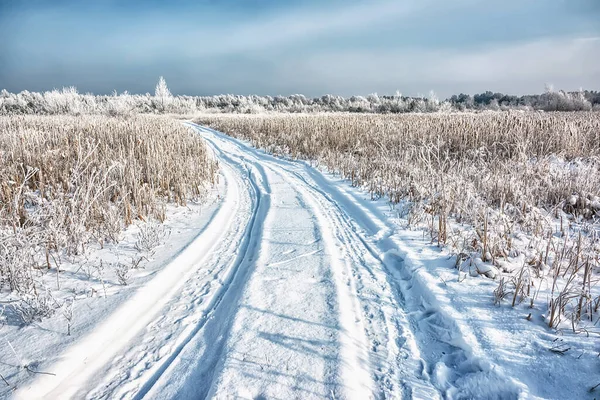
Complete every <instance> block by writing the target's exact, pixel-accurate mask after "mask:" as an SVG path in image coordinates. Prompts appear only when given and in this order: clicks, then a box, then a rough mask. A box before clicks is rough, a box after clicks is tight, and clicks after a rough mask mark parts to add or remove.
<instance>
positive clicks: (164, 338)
mask: <svg viewBox="0 0 600 400" xmlns="http://www.w3.org/2000/svg"><path fill="white" fill-rule="evenodd" d="M236 118H240V117H236ZM254 118H261V117H254ZM265 121H267V122H266V123H268V119H266V120H265ZM574 124H575V125H574V126H575V127H577V126H578V125H577V124H576V123H574ZM187 126H188V127H189V129H193V130H194V131H195V133H196V134H198V135H199V136H201V137H202V138H204V139H205V141H206V143H207V145H208V147H209V148H210V149H211V152H210V153H211V154H212V157H214V158H215V159H216V160H218V162H219V168H220V171H219V179H218V183H216V184H215V185H214V186H213V187H212V189H210V190H209V191H208V192H207V194H206V196H205V197H204V200H203V202H202V203H201V204H195V205H194V204H190V205H188V206H187V207H181V206H179V207H176V206H174V205H172V206H169V207H167V209H166V217H167V218H166V220H165V223H164V224H163V225H152V231H151V232H146V233H145V234H144V233H143V232H142V231H144V230H148V229H150V228H149V227H148V226H149V225H148V224H144V223H141V222H136V223H134V224H132V225H131V226H130V227H129V228H127V229H126V230H125V231H124V232H123V234H122V238H121V240H120V241H119V243H118V245H111V244H107V245H106V246H105V247H104V248H99V246H98V248H93V249H90V250H89V251H88V252H87V255H86V257H87V259H88V260H92V261H94V260H95V261H97V262H89V263H87V264H88V265H95V266H96V267H94V268H92V269H90V271H89V273H88V275H85V274H83V273H82V271H81V268H83V267H81V265H84V264H81V263H77V262H73V263H72V264H68V263H66V264H63V265H62V266H61V267H62V269H63V272H62V274H63V276H62V277H61V280H60V284H61V288H60V290H58V291H54V294H55V296H56V298H57V301H60V302H63V303H61V307H60V308H59V309H58V311H57V312H55V313H54V314H53V315H52V316H49V317H46V318H42V319H39V320H38V319H35V320H34V321H32V322H31V323H29V324H23V323H22V321H21V317H19V316H18V315H13V314H11V313H10V310H12V309H13V308H12V307H11V305H12V304H13V303H12V301H15V300H14V298H13V297H11V296H13V294H10V293H7V292H6V293H5V292H3V293H2V298H1V299H0V301H2V303H0V304H1V305H2V310H4V314H2V321H3V322H2V325H1V326H0V333H1V335H2V336H1V339H0V340H1V342H0V348H2V352H1V353H0V354H1V356H0V374H2V377H3V378H4V379H5V381H0V396H5V397H14V398H19V399H34V398H44V399H48V398H90V399H104V398H128V399H141V398H156V399H163V398H190V399H197V398H223V399H229V398H242V399H290V398H299V399H308V398H329V399H340V398H348V399H368V398H381V399H383V398H386V399H388V398H417V399H421V398H423V399H430V398H432V399H434V398H440V399H442V398H448V399H470V398H492V399H494V398H497V399H511V398H515V399H516V398H552V399H566V398H577V399H580V398H581V399H582V398H594V397H595V394H596V393H595V392H594V391H593V387H594V386H595V385H596V384H598V383H600V375H599V374H598V367H599V363H600V360H599V358H598V354H599V353H600V348H599V347H598V329H597V327H596V323H597V318H598V316H597V314H596V312H597V308H598V305H599V302H598V300H597V299H598V295H599V293H598V289H597V287H596V281H597V274H598V265H597V262H598V259H597V258H594V254H596V257H597V254H598V253H597V251H598V248H597V246H598V242H597V236H596V235H597V232H598V224H597V216H594V214H593V213H595V212H596V211H595V210H596V208H595V207H596V204H595V203H594V201H597V200H596V199H594V198H593V195H594V193H593V191H592V192H590V193H589V195H590V196H589V202H588V203H587V204H586V203H585V201H584V200H582V199H580V198H575V199H574V200H573V199H571V198H567V199H566V202H565V204H564V206H565V207H563V208H560V209H559V210H558V211H557V212H556V213H554V214H549V215H548V214H546V215H545V216H544V218H541V219H540V220H541V221H542V222H537V223H538V224H539V226H540V228H539V230H540V231H541V232H542V233H543V232H548V231H547V227H548V226H551V227H552V231H551V232H550V234H551V235H550V236H551V238H550V239H548V238H547V237H546V236H547V235H545V233H544V234H537V231H536V228H535V227H534V228H531V229H529V230H528V229H525V228H523V227H522V225H511V227H512V230H511V231H510V232H508V233H507V232H506V231H501V230H499V228H498V225H499V224H500V223H501V221H507V219H504V220H503V218H504V215H503V214H502V213H498V212H495V211H494V210H493V209H490V212H489V214H486V215H488V216H487V217H486V218H485V219H484V221H482V222H485V229H484V228H483V225H478V224H476V223H473V224H470V223H467V222H466V221H465V219H466V218H463V221H460V220H459V219H457V218H456V215H455V214H452V213H451V212H450V211H449V209H450V207H448V209H447V210H446V211H445V213H446V214H439V213H438V214H436V213H435V212H430V213H429V214H428V213H427V210H431V209H428V208H427V206H428V205H431V204H429V203H426V202H424V203H422V204H420V205H419V207H420V208H419V207H414V210H413V212H407V211H406V209H407V208H409V207H412V206H411V205H410V204H409V203H407V202H395V204H392V203H390V202H389V199H390V197H391V196H387V195H386V194H385V193H382V192H381V190H380V192H381V193H379V195H376V196H374V195H373V190H369V189H370V188H369V185H368V182H367V181H364V182H356V181H355V177H354V176H349V174H347V176H345V175H344V173H341V174H340V172H341V171H340V170H337V169H335V168H329V169H328V168H326V165H327V163H326V162H323V160H318V159H317V158H318V157H302V156H303V154H293V155H294V156H295V157H300V158H308V160H307V161H301V160H293V159H290V158H288V157H287V156H289V155H291V154H289V153H288V151H287V150H289V148H288V149H285V148H283V147H282V146H272V144H271V143H268V142H267V141H265V139H264V138H262V139H263V142H257V141H256V140H254V138H251V137H247V139H250V140H253V142H254V144H256V145H257V146H258V147H265V148H269V150H271V151H273V152H276V153H278V154H280V156H273V155H270V154H267V153H266V152H264V151H263V150H257V149H256V148H255V147H252V146H251V144H250V143H248V142H245V141H243V140H240V139H235V138H232V137H230V136H227V135H225V134H222V133H220V132H218V131H215V130H212V129H209V128H206V127H201V126H198V125H194V124H191V123H187ZM229 133H235V132H233V130H232V131H231V132H229ZM237 135H238V136H242V137H243V136H244V135H241V134H239V132H238V133H237ZM310 140H313V142H310ZM314 140H315V138H312V139H306V141H307V145H306V146H307V148H311V147H310V146H311V145H312V146H314ZM355 150H356V151H357V153H356V154H360V152H361V148H360V147H357V148H356V149H355ZM281 155H283V156H281ZM304 156H305V155H304ZM552 160H553V161H552V163H550V165H555V166H556V171H558V172H556V174H558V175H559V178H564V177H565V176H564V175H562V176H560V174H561V173H563V172H564V171H563V170H564V168H565V166H567V167H568V168H571V169H577V168H578V166H579V167H580V168H582V169H584V168H587V169H585V171H586V172H587V173H588V174H589V173H590V172H593V173H596V174H598V173H599V171H598V170H597V168H598V167H597V164H590V161H589V160H588V159H586V160H579V161H578V162H577V163H574V164H573V163H568V162H566V161H565V160H564V159H562V158H559V157H557V158H555V159H552ZM315 161H320V162H321V163H322V164H321V166H320V167H316V166H314V165H315V164H314V162H315ZM330 172H336V173H330ZM570 176H572V177H576V172H574V173H573V174H572V175H570ZM588 178H589V182H592V189H593V182H595V181H594V179H596V178H595V177H593V176H592V177H588ZM557 179H558V178H557ZM586 182H588V181H585V182H583V183H584V184H585V183H586ZM418 183H419V182H418ZM580 183H581V182H580ZM423 188H425V189H426V187H425V185H423ZM365 189H366V190H365ZM425 189H423V190H425ZM375 191H377V187H376V188H375ZM571 203H572V204H571ZM580 203H583V205H581V204H580ZM569 204H570V205H571V207H572V208H573V209H575V208H578V207H580V206H581V210H580V211H579V217H578V218H572V217H571V218H570V217H569V214H568V212H567V211H568V205H569ZM586 207H587V208H586ZM584 208H585V209H588V210H591V211H590V212H591V213H592V214H591V215H584V211H583V209H584ZM419 209H423V210H425V211H423V213H422V214H419V213H418V212H417V211H418V210H419ZM415 210H417V211H415ZM436 210H437V209H436ZM532 210H533V209H532ZM532 210H528V212H529V213H528V214H527V215H526V218H524V219H525V220H527V221H531V220H533V221H538V219H535V218H533V219H530V218H531V217H530V215H531V214H530V213H534V212H535V211H532ZM565 210H567V211H565ZM437 211H439V210H437ZM437 211H436V212H437ZM418 215H423V217H421V218H417V216H418ZM441 217H443V218H441ZM440 220H442V222H441V223H440ZM546 224H547V225H546ZM478 230H480V231H481V232H483V234H481V232H478ZM149 233H152V235H155V236H159V237H160V240H158V244H156V245H155V246H152V249H151V251H150V250H149V251H144V249H143V248H141V247H144V246H140V245H139V242H140V240H141V238H143V237H147V236H148V234H149ZM144 235H146V236H144ZM475 235H480V236H479V238H480V240H479V241H480V242H483V243H479V244H478V245H477V246H475V245H473V246H472V247H468V248H467V247H466V246H464V245H463V247H460V246H459V245H458V243H465V242H469V243H472V238H473V236H475ZM540 236H541V237H542V238H544V239H545V240H542V239H540ZM509 237H510V239H511V240H512V242H511V243H510V246H509V247H510V250H511V251H510V252H508V253H507V254H504V255H503V256H499V255H497V254H496V253H495V252H496V251H498V249H500V248H502V245H500V244H498V243H497V242H498V241H499V240H500V239H497V238H509ZM456 238H460V240H459V239H456ZM453 240H454V241H453ZM487 240H489V241H490V242H491V244H490V243H489V242H488V243H486V242H487ZM136 243H137V245H136ZM504 246H505V247H506V243H504ZM457 249H458V250H457ZM465 249H467V250H465ZM540 249H541V250H540ZM540 251H541V255H540ZM486 253H489V254H486ZM492 253H493V254H492ZM141 257H145V258H144V267H143V268H139V269H133V270H132V271H130V273H129V275H128V277H127V284H126V285H124V284H122V282H120V281H119V273H118V268H114V266H115V265H117V266H118V265H119V261H120V260H124V259H126V260H128V261H129V260H135V259H141ZM536 257H537V258H536ZM534 259H535V260H536V261H535V262H533V263H531V261H532V260H534ZM99 260H103V262H104V263H107V265H108V264H109V265H111V268H106V271H107V272H106V274H105V275H102V271H103V269H102V268H100V269H98V267H97V266H98V265H100V264H99ZM73 261H77V259H73ZM56 274H57V273H56ZM70 274H72V277H71V278H68V277H67V275H70ZM57 276H58V275H56V276H55V275H52V274H51V273H47V274H45V275H44V276H43V278H42V279H43V280H44V281H45V282H46V286H50V285H51V282H52V279H57ZM69 299H70V300H69ZM553 309H554V314H553V315H550V313H551V310H553ZM575 316H576V318H575ZM42 343H43V345H41V344H42Z"/></svg>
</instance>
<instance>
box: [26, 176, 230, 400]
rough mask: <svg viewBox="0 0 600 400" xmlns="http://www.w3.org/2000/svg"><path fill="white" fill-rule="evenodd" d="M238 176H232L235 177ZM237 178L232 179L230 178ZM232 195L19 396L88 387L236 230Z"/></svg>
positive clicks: (67, 393)
mask: <svg viewBox="0 0 600 400" xmlns="http://www.w3.org/2000/svg"><path fill="white" fill-rule="evenodd" d="M230 178H231V179H233V176H232V175H230ZM231 182H233V180H232V181H231ZM227 189H228V194H227V196H225V199H224V201H223V203H222V204H221V206H220V207H219V209H218V210H217V211H216V213H215V215H214V216H213V218H212V220H211V221H210V222H209V224H208V225H207V226H206V228H205V229H204V231H203V232H202V233H200V234H199V235H198V237H197V238H196V239H195V240H194V241H193V242H192V243H190V244H189V245H188V246H187V247H186V248H185V249H184V250H183V251H182V252H181V253H180V254H179V255H178V256H177V257H176V258H175V259H174V260H173V261H172V262H171V263H169V265H167V266H166V267H165V268H163V269H162V270H161V271H160V272H159V273H158V274H157V276H156V277H155V278H153V279H152V280H151V281H150V282H148V283H147V284H146V285H145V286H144V287H142V288H140V289H139V290H138V291H137V292H136V293H135V294H134V295H133V296H132V297H131V298H130V299H129V300H128V301H126V302H125V303H124V304H122V305H121V306H120V307H119V308H118V309H117V311H115V313H114V314H112V315H111V316H110V317H109V318H108V319H107V320H106V321H105V322H103V323H102V324H101V325H100V326H98V328H96V329H95V330H94V331H92V332H91V333H90V334H89V335H88V336H86V337H84V338H82V339H81V340H80V341H79V342H77V343H76V344H75V345H74V346H73V347H71V348H70V349H69V350H68V351H67V352H66V353H65V354H64V355H63V356H62V357H61V361H59V362H58V363H57V364H56V365H53V366H51V367H50V368H49V371H52V372H53V373H54V374H55V375H44V376H41V377H39V379H37V380H34V381H33V382H32V383H31V384H30V385H28V386H26V387H24V388H22V389H21V390H19V391H17V393H16V394H15V397H16V398H18V399H21V398H22V399H28V400H29V399H37V398H44V399H45V398H65V399H66V398H73V397H79V396H77V395H76V394H77V393H80V391H81V390H84V389H85V388H87V387H89V381H90V380H94V379H95V378H96V377H95V376H94V374H95V373H97V372H98V371H102V370H103V368H104V367H105V366H106V365H109V364H110V363H111V360H114V359H115V358H117V357H120V354H121V353H122V352H123V351H124V349H125V348H126V346H128V345H130V343H131V340H132V339H133V338H134V337H136V335H137V334H138V333H139V332H142V331H143V330H144V328H145V327H146V326H148V324H150V323H151V322H152V320H153V319H154V318H155V316H156V315H157V314H158V313H159V312H160V311H161V309H162V308H163V306H164V305H165V304H166V303H167V302H168V300H169V299H171V298H173V297H174V296H175V295H176V294H177V292H178V291H179V290H180V289H181V287H183V286H184V284H185V283H186V282H187V281H188V280H189V278H190V277H191V276H193V274H194V273H195V272H196V271H197V269H198V268H200V267H201V266H203V265H204V263H205V262H206V260H207V257H208V255H210V254H211V253H212V252H213V251H214V250H215V249H217V248H219V246H220V245H221V243H222V242H223V239H224V237H226V236H227V235H228V234H230V233H231V232H235V229H233V227H232V224H233V221H234V217H235V215H236V213H235V212H234V213H231V212H230V211H231V210H237V206H238V203H239V202H240V196H239V187H237V185H231V186H229V185H228V186H227Z"/></svg>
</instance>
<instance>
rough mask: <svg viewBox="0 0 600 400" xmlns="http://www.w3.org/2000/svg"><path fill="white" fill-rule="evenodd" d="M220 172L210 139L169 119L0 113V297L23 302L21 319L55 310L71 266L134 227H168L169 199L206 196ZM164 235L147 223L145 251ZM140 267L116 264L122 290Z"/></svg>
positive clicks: (143, 240) (182, 201)
mask: <svg viewBox="0 0 600 400" xmlns="http://www.w3.org/2000/svg"><path fill="white" fill-rule="evenodd" d="M216 171H217V165H216V162H215V161H213V160H212V159H211V158H210V157H209V156H208V153H207V148H206V146H205V144H204V142H203V141H202V139H201V138H200V137H199V136H198V135H196V134H193V133H192V132H191V131H190V130H189V129H188V128H186V127H184V126H183V125H182V124H181V123H179V122H178V121H174V120H170V119H166V118H164V117H158V116H132V117H128V118H120V117H118V118H117V117H106V116H79V117H75V116H65V115H63V116H31V115H27V116H12V117H8V116H4V117H0V291H2V292H4V293H5V294H6V293H10V294H11V295H14V296H17V297H16V298H17V299H20V300H19V302H17V303H15V304H16V305H15V310H17V311H15V312H19V313H21V320H22V322H25V323H26V322H30V321H32V320H35V319H39V318H42V317H45V316H48V315H50V314H52V313H53V311H54V310H55V309H56V308H57V307H59V306H60V304H61V303H60V302H58V301H57V300H56V299H54V298H52V291H53V290H56V289H59V288H60V287H61V279H62V278H61V272H62V269H61V265H62V264H63V263H68V262H69V261H70V260H74V259H75V258H76V257H78V256H82V255H85V254H86V252H87V251H88V250H89V249H92V250H93V249H95V248H101V247H103V246H104V245H105V244H106V243H116V242H118V241H119V240H120V237H121V236H120V235H121V233H122V231H123V230H124V229H125V228H126V227H128V226H129V225H131V224H132V223H133V222H135V221H148V222H151V221H159V222H162V221H164V219H165V218H166V207H167V205H168V204H169V203H173V204H179V205H185V204H186V202H187V201H189V200H194V199H199V198H201V197H203V196H204V195H205V193H206V192H207V190H208V187H209V186H210V185H211V183H214V181H215V179H216ZM150 227H153V228H152V229H150ZM161 234H162V233H161V228H160V226H159V225H158V224H155V223H154V222H152V223H151V224H149V225H148V226H147V227H146V226H144V227H142V229H141V231H140V235H139V240H138V242H139V244H140V247H144V248H145V247H148V246H153V243H156V242H157V240H159V236H161ZM140 261H141V259H140V260H137V261H132V265H124V264H115V265H114V269H115V271H113V272H114V274H116V276H117V277H118V278H119V281H120V282H121V283H122V284H126V283H127V276H128V270H129V269H130V268H136V267H137V266H138V265H139V263H140ZM96 267H97V268H98V269H99V270H100V269H103V268H105V267H106V265H98V266H96ZM77 271H79V272H80V273H82V274H83V273H84V272H85V268H83V267H82V268H79V269H78V270H77ZM88 272H89V271H88ZM47 276H52V277H54V276H55V277H56V282H55V284H53V287H52V288H51V289H52V290H50V288H48V287H47V285H46V283H47V281H48V279H42V278H44V277H47ZM103 284H104V281H103ZM0 311H2V310H0ZM0 314H1V313H0ZM0 316H1V315H0ZM0 322H1V321H0Z"/></svg>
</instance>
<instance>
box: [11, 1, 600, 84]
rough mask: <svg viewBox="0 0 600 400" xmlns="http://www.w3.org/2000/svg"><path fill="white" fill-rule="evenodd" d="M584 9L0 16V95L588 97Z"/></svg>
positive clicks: (102, 11) (474, 5) (590, 61)
mask: <svg viewBox="0 0 600 400" xmlns="http://www.w3.org/2000/svg"><path fill="white" fill-rule="evenodd" d="M182 1H183V0H181V1H178V2H176V3H178V4H180V3H181V2H182ZM590 1H592V0H570V1H569V2H567V1H566V0H546V1H544V2H537V1H523V0H506V1H504V2H502V3H489V2H482V1H476V0H453V1H451V2H450V1H445V0H422V1H419V0H404V1H397V0H374V1H364V0H347V1H344V2H342V1H339V0H338V1H331V2H320V1H316V0H304V1H302V2H300V3H292V2H286V3H277V6H276V7H274V6H271V7H269V6H267V5H265V6H263V7H261V9H260V10H256V9H250V7H252V6H251V5H249V4H250V3H239V4H238V3H236V4H237V8H236V10H235V12H232V11H231V10H230V9H229V8H228V7H227V5H226V4H229V5H231V4H232V2H233V0H229V1H227V2H225V3H223V2H208V3H207V2H189V3H186V4H187V7H186V8H185V9H181V8H177V7H170V6H168V5H164V4H163V3H160V4H161V5H160V6H157V4H158V2H157V3H154V2H152V5H153V6H152V7H143V4H145V3H140V4H139V5H138V7H127V8H125V9H123V8H122V7H120V8H117V7H116V6H114V5H113V7H112V8H111V6H110V5H111V4H113V3H112V2H103V3H101V4H105V5H106V6H103V7H96V6H95V5H96V4H97V3H93V4H94V6H91V5H89V4H92V3H89V4H88V3H77V2H74V0H73V3H72V5H73V7H69V6H68V5H69V4H71V3H69V0H65V1H63V2H61V3H62V4H63V6H61V7H59V6H49V5H47V6H46V7H44V8H40V7H25V6H23V8H21V9H19V10H18V12H15V13H13V14H12V15H11V18H10V19H7V18H4V19H3V17H2V16H0V34H1V35H2V36H3V37H4V38H7V40H5V41H3V43H2V45H1V46H3V48H1V49H0V50H2V51H1V52H0V57H4V59H2V60H0V61H1V62H0V87H7V88H9V89H10V90H22V89H29V90H40V89H50V88H52V87H60V86H66V85H77V86H79V87H80V89H81V90H83V91H88V90H89V91H95V92H104V93H106V92H110V91H112V90H113V89H117V90H119V91H122V90H126V89H127V90H130V91H134V92H144V91H149V90H151V89H152V86H153V85H154V83H155V80H156V78H157V76H159V75H164V76H165V77H166V78H167V81H168V82H169V84H170V86H171V88H172V89H173V91H174V92H176V93H189V94H212V93H223V92H233V93H252V92H256V93H261V94H289V93H306V94H309V95H319V94H324V93H327V92H331V93H338V94H344V95H348V94H366V93H369V92H375V91H377V92H386V93H390V92H393V91H395V90H396V89H399V90H401V91H403V92H405V93H407V94H417V93H419V92H420V93H423V92H427V91H429V90H430V89H434V90H436V91H438V92H440V93H441V94H442V95H446V94H450V93H453V92H459V91H465V92H473V91H481V90H487V89H489V90H503V91H509V92H519V93H522V92H525V91H540V90H542V88H543V84H544V82H553V83H554V84H555V86H556V87H564V88H566V89H572V88H574V87H578V86H584V87H590V88H594V87H595V85H597V84H598V82H599V81H600V80H598V75H599V71H598V65H600V62H599V61H600V60H598V55H599V54H600V51H599V46H598V42H599V40H598V37H599V36H600V26H599V25H598V24H597V23H596V22H594V21H596V20H597V19H596V17H600V12H598V10H600V8H598V7H592V5H591V3H590V4H588V3H589V2H590ZM18 4H21V3H18ZM22 4H27V3H22ZM65 4H66V5H65ZM82 4H84V5H82ZM115 4H116V3H115ZM127 4H128V5H130V4H131V3H127ZM207 4H210V5H211V7H210V8H208V6H207ZM223 4H225V5H223ZM261 4H269V2H268V1H266V0H265V3H261ZM584 6H585V7H584ZM0 13H2V10H1V9H0ZM5 15H6V14H5ZM507 27H510V29H507Z"/></svg>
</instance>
